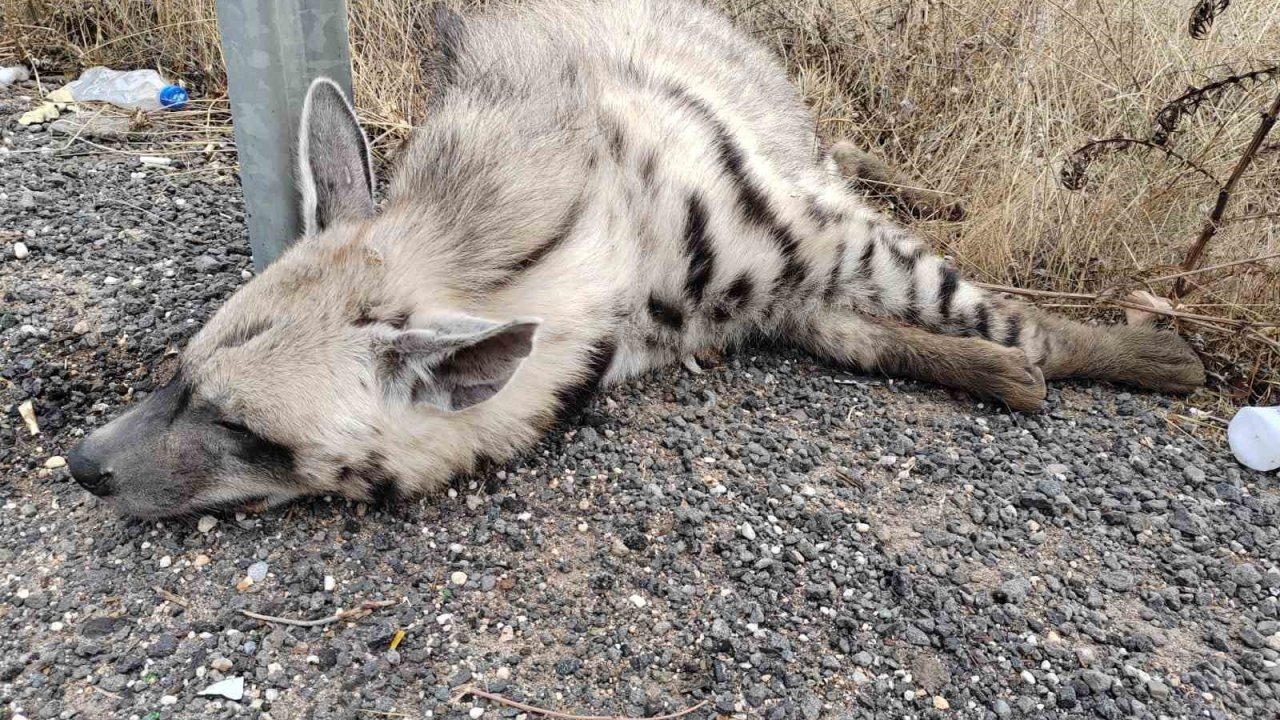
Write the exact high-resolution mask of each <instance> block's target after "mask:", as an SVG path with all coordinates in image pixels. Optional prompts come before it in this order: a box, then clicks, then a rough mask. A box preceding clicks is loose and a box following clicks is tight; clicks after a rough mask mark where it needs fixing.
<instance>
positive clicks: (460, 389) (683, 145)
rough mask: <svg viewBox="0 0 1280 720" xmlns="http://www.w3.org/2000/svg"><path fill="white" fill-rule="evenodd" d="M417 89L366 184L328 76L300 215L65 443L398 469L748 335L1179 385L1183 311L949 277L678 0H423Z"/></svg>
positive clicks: (253, 483)
mask: <svg viewBox="0 0 1280 720" xmlns="http://www.w3.org/2000/svg"><path fill="white" fill-rule="evenodd" d="M432 17H433V22H434V25H435V28H436V32H437V37H438V39H439V43H438V44H439V49H438V52H437V54H436V57H435V61H434V63H433V65H432V70H433V81H432V93H433V94H432V96H431V102H430V119H429V121H428V122H427V123H426V125H425V126H423V127H421V128H419V129H418V130H416V131H415V133H414V135H413V137H412V138H411V140H410V142H409V143H408V145H407V146H406V148H405V150H404V152H402V153H401V154H400V157H399V159H398V161H397V163H398V167H397V169H396V171H395V174H394V177H393V180H392V183H391V186H390V190H389V193H388V197H387V199H386V201H385V202H384V203H383V204H382V207H381V208H380V209H377V208H376V206H375V202H374V195H373V187H374V176H373V168H372V164H371V162H370V159H369V151H368V144H367V142H366V139H365V137H364V135H363V133H362V132H361V129H360V126H359V124H358V123H357V122H356V118H355V115H354V113H353V112H352V110H351V107H350V106H349V105H348V103H347V101H346V99H345V98H344V97H343V96H342V93H341V92H340V91H339V90H338V89H337V87H336V86H335V85H334V84H332V83H330V82H327V81H325V80H319V81H317V82H316V83H314V84H313V85H312V87H311V89H310V92H309V94H308V96H307V100H306V103H305V107H304V109H303V113H302V120H301V128H300V142H299V153H298V155H299V163H298V165H299V167H298V179H299V185H300V188H301V192H302V196H303V203H302V210H303V215H304V217H305V221H306V228H307V236H306V237H305V238H304V239H302V240H301V241H299V242H298V243H296V244H295V245H294V246H293V247H292V248H291V249H290V250H289V251H288V252H287V253H285V254H284V255H283V256H282V257H281V258H280V259H279V260H277V261H276V262H275V263H274V264H273V265H271V266H270V267H269V268H267V269H266V270H265V271H264V272H263V273H262V274H261V275H260V276H258V277H257V278H255V279H254V280H253V281H251V282H250V283H248V284H247V285H246V286H245V287H244V288H242V289H241V290H240V291H239V292H237V293H236V294H235V295H234V296H232V297H231V299H230V300H228V302H227V303H226V305H225V306H224V307H223V308H221V309H220V310H219V312H218V313H217V314H216V315H215V316H214V318H213V319H212V320H211V321H210V322H209V323H208V325H206V326H205V327H204V328H203V329H202V330H201V331H200V332H199V333H198V334H197V335H196V336H195V338H193V340H192V341H191V343H190V344H189V346H188V347H187V348H186V350H185V351H184V353H183V355H182V358H181V359H182V361H181V366H180V368H179V370H178V371H177V373H176V375H175V376H174V377H173V379H172V380H171V381H169V383H168V384H167V385H165V386H164V387H163V388H162V389H160V390H158V391H156V392H155V393H153V394H152V395H151V396H149V397H148V398H147V399H146V400H144V401H143V402H141V403H140V404H139V405H137V406H136V407H134V408H132V409H131V410H129V411H128V412H126V413H125V414H124V415H122V416H121V417H119V418H118V419H116V420H114V421H113V422H111V423H109V424H107V425H106V426H104V427H102V428H101V429H99V430H97V431H96V432H94V433H93V434H91V435H90V436H89V437H88V438H87V439H86V440H84V442H82V443H81V444H80V445H79V446H78V447H77V448H76V449H75V450H74V452H73V453H72V454H71V457H70V466H71V471H72V474H73V476H74V477H75V479H76V480H77V481H78V482H80V483H81V484H82V485H83V486H85V487H86V488H87V489H89V490H90V491H91V492H93V493H94V494H96V495H100V496H104V497H109V498H111V499H112V501H113V502H114V504H115V505H116V506H117V507H118V508H119V509H120V510H121V511H122V512H125V513H128V514H133V515H139V516H145V517H160V516H170V515H178V514H186V513H192V512H196V511H203V510H207V509H209V508H214V507H225V506H238V505H242V504H249V503H259V502H266V503H278V502H283V501H287V500H290V499H292V498H296V497H299V496H303V495H315V494H338V495H345V496H348V497H351V498H355V499H360V500H368V501H373V500H388V499H393V498H396V497H398V496H402V495H406V494H414V493H420V492H424V491H429V490H432V489H435V488H438V487H440V486H441V485H442V484H443V483H445V482H446V481H447V480H448V478H450V477H451V476H453V475H455V474H456V473H461V472H468V471H471V470H473V469H474V468H475V467H477V465H478V464H479V463H481V462H483V461H486V460H499V461H500V460H503V459H505V458H508V457H510V456H512V455H513V454H515V453H517V452H519V451H521V450H522V449H525V448H527V447H529V446H530V445H531V444H533V443H534V442H535V441H536V440H537V439H538V438H539V437H540V436H541V435H542V434H543V433H544V432H545V431H546V430H547V429H548V428H550V427H551V426H552V425H553V424H554V423H555V422H556V421H557V418H558V417H559V416H562V415H563V414H564V413H565V412H566V411H567V410H568V409H570V408H572V407H573V406H574V405H575V403H578V402H580V401H581V400H582V399H583V398H584V397H587V396H589V395H590V393H592V392H593V391H594V390H595V389H597V388H598V387H600V386H601V385H607V384H611V383H617V382H620V381H622V380H625V379H627V378H629V377H633V376H635V375H637V374H639V373H642V372H645V371H646V370H648V369H650V368H654V367H657V366H661V365H664V364H668V363H672V362H681V361H684V362H686V363H688V364H689V365H690V367H691V368H695V367H696V364H695V363H693V361H692V358H693V357H694V356H695V355H696V354H697V353H699V352H700V351H703V350H707V349H711V348H722V347H727V346H732V345H734V344H736V343H739V342H741V341H743V340H744V339H746V338H748V337H750V336H765V337H769V338H773V339H775V340H784V341H791V342H794V343H796V344H798V345H799V346H801V347H803V348H806V349H807V350H809V351H811V352H813V353H814V354H816V355H818V356H820V357H822V358H825V359H827V360H829V361H831V362H832V363H834V364H837V365H841V366H848V367H853V368H859V369H862V370H865V371H869V372H880V373H884V374H888V375H893V376H900V377H910V378H918V379H921V380H927V381H932V382H936V383H940V384H942V385H947V386H950V387H953V388H959V389H961V390H965V391H967V392H970V393H973V394H976V395H980V396H986V397H990V398H994V399H996V400H998V401H1000V402H1003V403H1004V404H1006V405H1008V406H1009V407H1011V408H1013V409H1015V410H1027V411H1030V410H1034V409H1036V408H1038V407H1039V406H1040V405H1041V403H1042V401H1043V399H1044V395H1045V386H1044V381H1045V379H1055V378H1065V377H1084V378H1094V379H1098V380H1111V381H1117V382H1122V383H1129V384H1132V385H1137V386H1140V387H1146V388H1152V389H1156V390H1162V391H1170V392H1185V391H1190V390H1192V389H1193V388H1195V387H1197V386H1199V385H1201V384H1202V383H1203V381H1204V371H1203V368H1202V366H1201V364H1200V362H1199V360H1198V359H1197V358H1196V356H1195V354H1194V353H1193V352H1192V351H1191V349H1190V348H1189V347H1188V346H1187V345H1186V343H1184V342H1183V341H1182V340H1181V339H1180V338H1178V337H1177V336H1176V335H1175V334H1173V333H1169V332H1162V331H1158V330H1155V329H1151V328H1147V327H1113V328H1102V327H1091V326H1086V325H1082V324H1079V323H1076V322H1072V321H1069V320H1066V319H1063V318H1059V317H1055V316H1052V315H1047V314H1043V313H1040V312H1037V311H1036V310H1034V309H1032V308H1030V307H1027V306H1025V305H1021V304H1018V303H1015V302H1012V301H1010V300H1007V299H1004V298H1001V297H997V296H995V295H992V294H990V293H988V292H985V291H983V290H982V289H980V288H978V287H976V286H974V285H972V284H970V283H968V282H966V281H965V280H964V279H963V278H961V277H960V275H959V274H958V273H957V272H956V270H955V268H954V267H952V266H951V265H950V264H948V263H947V262H946V261H945V260H944V259H943V258H941V257H939V256H938V255H936V254H934V253H932V252H930V251H929V249H928V248H927V247H926V245H925V244H924V243H923V242H922V241H921V240H920V239H919V238H917V237H915V236H913V235H912V234H911V233H910V232H909V231H907V230H906V229H904V228H903V227H900V226H898V225H896V224H894V223H893V222H891V221H890V220H888V219H887V218H885V217H883V216H881V215H879V214H877V213H876V212H873V211H872V210H871V209H870V208H869V206H868V205H867V204H866V202H865V200H864V199H862V198H860V197H859V195H858V193H857V192H855V190H854V188H853V187H852V186H851V184H850V182H849V181H848V180H847V179H846V178H844V177H842V176H841V174H840V172H839V170H838V168H837V165H838V164H839V163H845V162H846V161H847V159H848V158H850V157H854V155H855V154H854V153H852V151H850V149H849V148H847V147H845V148H839V147H838V148H836V152H835V155H836V156H837V157H834V158H833V156H832V153H830V152H826V151H823V150H822V149H821V146H820V144H819V142H818V139H817V138H816V136H815V134H814V131H813V126H814V123H813V122H812V119H811V118H810V117H809V115H808V114H807V111H806V109H805V107H804V105H803V103H802V102H801V101H800V99H799V97H798V95H797V93H796V91H795V89H794V88H793V87H792V86H791V84H790V83H789V81H788V79H787V77H786V74H785V72H784V71H783V69H782V68H781V67H780V65H779V63H778V62H777V61H776V60H775V59H774V58H773V57H772V56H771V55H770V54H769V53H768V52H767V51H766V50H765V49H764V48H763V47H761V46H760V45H758V44H757V43H756V42H755V41H754V40H752V39H751V38H749V37H748V36H747V35H745V34H744V33H741V32H738V31H737V30H735V29H734V28H733V27H732V26H731V25H730V23H729V22H728V21H727V20H726V19H725V18H723V17H721V16H720V15H718V14H716V13H714V12H712V11H710V10H708V9H706V8H704V7H702V6H700V5H696V4H693V3H691V2H685V1H684V0H598V1H590V0H543V1H542V2H530V3H523V4H521V5H519V6H518V7H508V8H496V9H491V10H489V11H487V12H485V13H483V14H479V15H475V16H470V17H467V18H465V19H464V18H462V17H459V16H458V15H457V14H455V13H453V12H451V11H449V10H447V9H445V8H443V7H442V6H437V7H436V8H435V9H434V10H433V12H432Z"/></svg>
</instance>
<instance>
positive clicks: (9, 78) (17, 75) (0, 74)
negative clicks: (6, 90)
mask: <svg viewBox="0 0 1280 720" xmlns="http://www.w3.org/2000/svg"><path fill="white" fill-rule="evenodd" d="M30 79H31V71H29V70H27V69H26V68H25V67H23V66H21V65H14V66H13V67H5V68H0V87H4V86H6V85H12V84H14V83H16V82H23V81H25V80H30Z"/></svg>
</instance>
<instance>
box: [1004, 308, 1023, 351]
mask: <svg viewBox="0 0 1280 720" xmlns="http://www.w3.org/2000/svg"><path fill="white" fill-rule="evenodd" d="M1021 339H1022V316H1021V315H1018V314H1017V313H1012V314H1010V315H1009V327H1007V328H1005V331H1004V343H1003V344H1004V345H1006V346H1008V347H1017V345H1018V341H1019V340H1021Z"/></svg>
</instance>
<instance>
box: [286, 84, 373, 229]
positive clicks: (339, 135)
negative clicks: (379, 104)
mask: <svg viewBox="0 0 1280 720" xmlns="http://www.w3.org/2000/svg"><path fill="white" fill-rule="evenodd" d="M298 190H299V192H301V193H302V222H303V226H304V228H305V229H306V234H307V235H314V234H316V233H318V232H320V231H321V230H324V229H325V228H326V227H328V226H330V225H332V224H333V223H334V222H336V221H338V220H343V219H347V220H353V219H359V218H364V217H369V216H371V215H373V164H372V162H370V159H369V141H368V140H367V139H366V138H365V136H364V131H363V130H361V129H360V123H359V122H357V121H356V113H355V111H354V110H352V109H351V105H350V104H349V103H348V102H347V98H346V96H344V95H343V94H342V89H341V88H339V87H338V85H337V83H335V82H334V81H332V80H330V79H329V78H323V77H322V78H316V79H315V81H314V82H312V83H311V87H310V88H309V89H308V90H307V99H306V102H304V103H303V105H302V119H301V121H300V123H299V128H298Z"/></svg>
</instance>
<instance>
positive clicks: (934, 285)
mask: <svg viewBox="0 0 1280 720" xmlns="http://www.w3.org/2000/svg"><path fill="white" fill-rule="evenodd" d="M849 222H850V226H849V230H850V231H849V232H848V233H847V234H846V237H845V246H846V247H847V250H846V252H845V253H844V254H843V258H844V260H843V263H842V265H841V266H840V269H839V272H838V273H835V274H836V275H837V276H839V279H840V280H841V282H840V284H839V286H840V288H841V291H840V292H837V293H835V294H834V295H833V298H832V300H833V302H832V303H831V304H832V307H833V308H835V309H839V308H842V307H843V308H848V309H859V310H866V311H868V312H870V313H871V314H873V315H876V316H878V317H880V318H892V319H895V320H899V321H903V322H905V323H907V324H910V325H917V326H920V327H923V328H926V329H928V330H930V331H932V332H934V333H939V334H943V335H950V336H958V337H966V338H976V339H980V340H983V341H986V342H989V343H991V344H993V345H998V346H1003V347H1005V348H1017V349H1020V350H1022V352H1023V353H1025V355H1026V357H1027V359H1028V360H1030V362H1031V363H1032V364H1033V365H1034V366H1035V367H1036V368H1038V370H1039V371H1040V372H1041V373H1043V375H1044V377H1045V378H1046V379H1055V378H1067V377H1079V378H1090V379H1095V380H1108V381H1115V382H1121V383H1126V384H1130V385H1135V386H1138V387H1143V388H1148V389H1153V390H1160V391H1164V392H1191V391H1193V390H1194V389H1195V388H1197V387H1199V386H1201V385H1203V384H1204V366H1203V365H1202V364H1201V362H1200V360H1199V358H1198V357H1196V354H1195V352H1194V351H1192V349H1191V348H1190V346H1188V345H1187V343H1186V342H1185V341H1184V340H1182V338H1180V337H1179V336H1178V335H1177V334H1176V333H1173V332H1169V331H1162V330H1157V329H1155V328H1153V327H1149V326H1113V327H1096V326H1091V325H1085V324H1082V323H1078V322H1075V321H1072V320H1068V319H1066V318H1063V317H1059V316H1054V315H1050V314H1048V313H1043V312H1040V311H1039V310H1036V309H1035V308H1032V307H1030V306H1028V305H1025V304H1023V303H1019V302H1015V301H1012V300H1008V299H1005V298H1004V297H1001V296H997V295H995V294H993V293H990V292H987V291H986V290H983V289H982V288H979V287H977V286H976V285H974V284H972V283H970V282H968V281H966V280H964V279H963V278H962V277H960V274H959V272H958V271H957V270H956V269H955V267H953V266H952V265H951V264H950V263H948V262H947V261H946V260H945V259H943V258H942V257H940V256H938V255H937V254H935V253H933V252H931V251H929V249H928V247H927V246H926V244H925V243H924V242H923V241H922V240H921V239H920V238H918V237H916V236H915V235H913V234H912V233H910V232H909V231H907V230H906V229H904V228H902V227H899V226H897V225H895V224H893V223H890V222H888V221H885V220H883V219H880V218H878V217H877V216H876V215H875V214H874V213H872V212H870V211H863V212H860V213H857V214H855V216H854V217H853V218H851V219H850V221H849ZM993 349H995V348H993Z"/></svg>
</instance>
